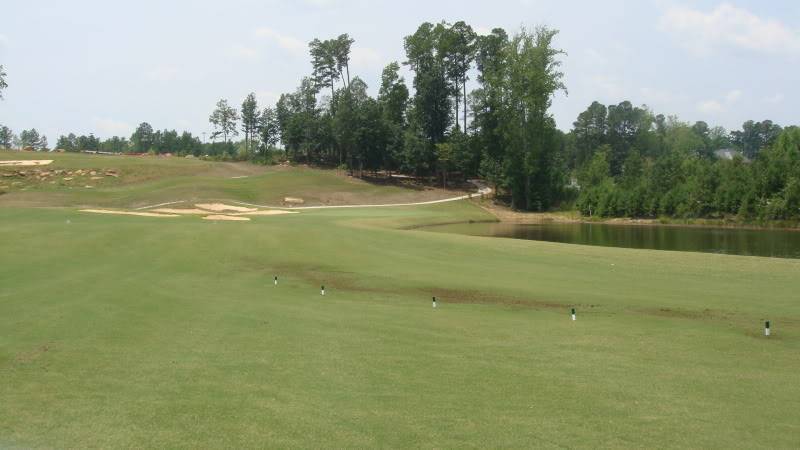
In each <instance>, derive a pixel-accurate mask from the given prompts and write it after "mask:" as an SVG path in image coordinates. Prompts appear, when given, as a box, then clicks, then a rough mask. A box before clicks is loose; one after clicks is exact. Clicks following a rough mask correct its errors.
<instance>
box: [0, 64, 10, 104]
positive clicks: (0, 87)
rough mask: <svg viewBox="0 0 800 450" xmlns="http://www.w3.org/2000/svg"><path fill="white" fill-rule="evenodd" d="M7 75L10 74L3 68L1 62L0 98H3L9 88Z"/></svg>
mask: <svg viewBox="0 0 800 450" xmlns="http://www.w3.org/2000/svg"><path fill="white" fill-rule="evenodd" d="M7 75H8V74H7V73H6V71H5V70H4V69H3V65H2V64H0V100H2V99H3V91H5V90H6V88H8V82H7V81H6V76H7Z"/></svg>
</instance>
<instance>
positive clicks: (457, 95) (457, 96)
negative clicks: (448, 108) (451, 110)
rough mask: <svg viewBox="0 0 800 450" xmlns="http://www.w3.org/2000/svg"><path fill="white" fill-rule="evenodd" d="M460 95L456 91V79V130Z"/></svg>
mask: <svg viewBox="0 0 800 450" xmlns="http://www.w3.org/2000/svg"><path fill="white" fill-rule="evenodd" d="M459 95H461V94H460V93H459V92H458V81H456V130H457V129H458V98H459Z"/></svg>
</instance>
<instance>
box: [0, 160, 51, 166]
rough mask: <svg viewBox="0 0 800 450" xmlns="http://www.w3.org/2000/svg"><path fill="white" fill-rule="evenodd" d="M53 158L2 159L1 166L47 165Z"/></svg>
mask: <svg viewBox="0 0 800 450" xmlns="http://www.w3.org/2000/svg"><path fill="white" fill-rule="evenodd" d="M52 162H53V160H52V159H29V160H25V161H0V167H3V166H46V165H48V164H50V163H52Z"/></svg>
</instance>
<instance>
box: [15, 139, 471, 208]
mask: <svg viewBox="0 0 800 450" xmlns="http://www.w3.org/2000/svg"><path fill="white" fill-rule="evenodd" d="M21 159H53V160H54V162H53V163H52V164H50V165H47V166H40V167H37V168H33V167H0V206H26V207H27V206H96V207H97V206H99V207H114V208H134V207H141V206H146V205H152V204H158V203H164V202H173V201H179V200H180V201H186V202H187V203H189V204H190V203H191V202H198V201H213V200H237V201H242V202H248V203H255V204H259V205H280V204H281V202H282V201H283V199H284V197H299V198H302V199H303V200H305V204H306V205H326V204H328V205H341V204H369V203H376V202H377V203H406V202H412V201H420V200H422V201H424V200H434V199H439V198H446V197H453V196H456V195H460V193H454V192H448V191H444V190H441V189H432V188H424V189H423V188H421V187H417V188H414V189H412V188H409V187H402V186H380V185H375V184H371V183H368V182H365V181H362V180H359V179H356V178H350V177H347V176H345V174H344V173H343V172H342V173H340V172H337V171H335V170H317V169H310V168H306V167H280V166H271V167H265V166H257V165H253V164H250V163H219V162H209V161H201V160H197V159H186V158H179V157H172V158H166V157H135V156H105V155H87V154H76V153H39V152H16V151H0V160H21ZM75 169H95V170H98V171H103V170H108V169H113V170H116V171H117V172H118V173H119V177H117V178H115V177H103V179H102V180H91V177H90V176H88V175H83V176H69V177H67V176H64V175H60V176H51V177H48V178H47V180H46V181H43V182H42V181H38V180H37V179H35V177H31V176H27V177H18V176H17V177H2V176H1V175H2V174H3V173H12V172H15V171H17V170H24V171H32V170H43V171H53V170H75ZM64 178H73V179H72V180H68V181H64ZM51 181H53V182H54V183H51ZM15 182H16V183H17V184H16V185H14V184H13V183H15ZM4 186H5V187H4ZM86 186H91V188H87V187H86Z"/></svg>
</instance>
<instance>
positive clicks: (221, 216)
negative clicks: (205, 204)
mask: <svg viewBox="0 0 800 450" xmlns="http://www.w3.org/2000/svg"><path fill="white" fill-rule="evenodd" d="M203 219H205V220H250V218H249V217H237V216H226V215H224V214H212V215H210V216H205V217H203Z"/></svg>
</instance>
